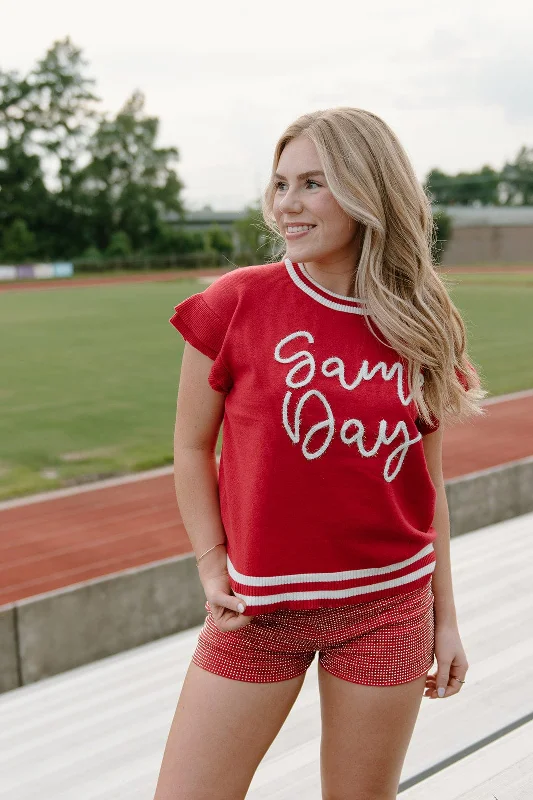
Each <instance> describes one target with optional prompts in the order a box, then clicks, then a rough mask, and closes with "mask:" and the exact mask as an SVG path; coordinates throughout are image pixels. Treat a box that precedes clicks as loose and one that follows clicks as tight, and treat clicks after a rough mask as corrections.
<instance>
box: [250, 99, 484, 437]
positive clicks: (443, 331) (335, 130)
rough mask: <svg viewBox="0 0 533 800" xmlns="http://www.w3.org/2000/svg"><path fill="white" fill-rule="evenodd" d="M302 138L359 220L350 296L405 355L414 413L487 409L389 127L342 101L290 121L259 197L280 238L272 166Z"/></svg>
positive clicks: (419, 198)
mask: <svg viewBox="0 0 533 800" xmlns="http://www.w3.org/2000/svg"><path fill="white" fill-rule="evenodd" d="M301 135H303V136H307V137H308V138H309V139H310V140H311V141H312V142H313V143H314V145H315V147H316V149H317V152H318V156H319V159H320V162H321V165H322V169H323V170H324V174H325V176H326V181H327V184H328V188H329V190H330V191H331V193H332V195H333V196H334V198H335V199H336V201H337V202H338V203H339V205H340V206H341V207H342V208H343V209H344V211H345V212H346V213H347V214H348V215H349V216H350V217H352V219H354V220H355V221H356V222H357V223H359V225H360V226H361V228H360V233H361V237H360V239H361V248H360V256H359V260H358V263H357V264H354V275H353V279H352V289H353V296H354V297H359V298H361V299H363V300H364V302H365V304H366V308H367V310H368V312H369V313H368V316H365V319H366V320H367V324H368V326H369V328H370V330H371V331H372V333H373V335H374V336H376V338H379V336H378V334H377V332H376V330H374V325H373V324H374V323H375V326H377V328H378V329H379V331H381V333H382V334H383V335H384V337H385V339H386V341H385V342H384V344H386V345H387V346H390V347H392V348H394V349H395V350H396V351H397V352H398V353H399V355H400V356H403V357H404V359H405V360H406V361H407V365H408V369H407V372H408V381H409V387H410V391H411V392H412V395H413V399H414V401H415V403H416V405H417V408H418V413H419V415H420V417H421V418H422V420H424V421H425V422H429V423H431V422H433V421H434V420H435V419H437V420H446V418H449V417H453V419H455V420H458V419H459V420H461V419H464V418H466V417H469V416H471V415H474V414H482V413H484V412H483V409H482V407H480V404H479V401H480V400H481V399H482V398H483V397H485V395H486V394H487V392H486V391H485V390H484V389H483V388H482V387H481V382H480V379H479V375H478V371H477V369H476V367H475V366H474V365H473V364H472V362H471V360H470V359H469V358H468V355H467V342H466V329H465V325H464V322H463V320H462V318H461V315H460V313H459V311H458V310H457V308H456V307H455V305H454V304H453V302H452V300H451V298H450V296H449V293H448V289H447V287H446V285H445V283H444V281H443V279H442V277H441V276H439V274H438V273H437V269H436V266H435V264H434V263H433V258H432V253H431V249H432V242H433V238H434V236H435V231H434V223H433V218H432V212H431V204H430V202H429V199H428V198H427V196H426V194H425V192H424V190H423V189H422V186H421V185H420V183H419V181H418V179H417V178H416V175H415V172H414V170H413V167H412V165H411V163H410V161H409V158H408V156H407V154H406V152H405V150H404V148H403V147H402V145H401V144H400V142H399V141H398V138H397V137H396V135H395V133H394V132H393V131H392V130H391V129H390V128H389V126H388V125H387V124H386V123H385V122H384V121H383V120H382V119H381V118H380V117H378V116H376V115H375V114H372V113H371V112H369V111H364V110H362V109H359V108H350V107H344V106H340V107H337V108H329V109H325V110H322V111H314V112H311V113H309V114H304V115H302V116H301V117H299V118H298V119H297V120H295V122H293V123H292V124H291V125H289V126H288V128H287V129H286V130H285V131H284V133H283V134H282V135H281V137H280V138H279V140H278V142H277V144H276V146H275V152H274V158H273V164H272V175H271V178H270V181H269V183H268V185H267V187H266V189H265V192H264V194H263V197H262V212H263V218H264V221H265V224H266V226H267V227H268V228H269V230H270V231H271V232H272V233H273V234H274V235H275V238H276V240H277V241H278V242H279V240H280V237H281V233H280V231H279V229H278V226H277V224H276V221H275V217H274V213H273V203H274V195H275V191H276V188H275V180H274V173H275V172H276V170H277V166H278V162H279V159H280V156H281V154H282V152H283V150H284V148H285V147H286V145H287V144H288V142H290V141H291V140H292V139H295V138H296V137H297V136H301ZM282 248H284V243H283V244H282ZM275 257H276V258H278V257H279V251H278V253H277V254H276V256H275ZM283 258H285V253H283V255H282V256H281V259H283ZM352 289H351V290H350V294H352ZM421 375H422V376H423V380H422V379H421V378H420V376H421ZM465 390H466V391H465Z"/></svg>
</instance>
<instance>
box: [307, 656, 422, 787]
mask: <svg viewBox="0 0 533 800" xmlns="http://www.w3.org/2000/svg"><path fill="white" fill-rule="evenodd" d="M318 679H319V688H320V706H321V717H322V740H321V748H320V766H321V776H322V792H323V800H395V798H396V796H397V789H398V783H399V781H400V774H401V771H402V766H403V762H404V759H405V755H406V753H407V748H408V746H409V742H410V740H411V736H412V733H413V729H414V726H415V722H416V719H417V716H418V712H419V709H420V703H421V700H422V694H423V691H424V688H425V682H426V675H425V674H424V675H422V676H421V677H419V678H416V679H415V680H412V681H409V682H408V683H402V684H398V685H395V686H365V685H363V684H357V683H351V682H350V681H346V680H343V679H342V678H338V677H336V676H335V675H332V674H331V673H329V672H327V671H326V670H325V669H324V668H323V667H322V666H321V665H320V664H319V666H318Z"/></svg>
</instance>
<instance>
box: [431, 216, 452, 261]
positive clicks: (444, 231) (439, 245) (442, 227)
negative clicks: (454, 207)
mask: <svg viewBox="0 0 533 800" xmlns="http://www.w3.org/2000/svg"><path fill="white" fill-rule="evenodd" d="M451 232H452V219H451V217H450V216H449V215H448V214H447V213H446V212H445V211H442V210H439V211H435V213H434V214H433V240H432V244H431V249H432V256H433V261H434V262H435V263H437V264H441V263H442V257H443V255H444V251H445V249H446V245H447V243H448V241H449V239H450V236H451Z"/></svg>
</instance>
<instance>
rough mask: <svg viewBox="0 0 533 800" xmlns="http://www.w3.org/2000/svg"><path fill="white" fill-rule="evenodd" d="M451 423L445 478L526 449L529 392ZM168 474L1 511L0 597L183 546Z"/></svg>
mask: <svg viewBox="0 0 533 800" xmlns="http://www.w3.org/2000/svg"><path fill="white" fill-rule="evenodd" d="M485 410H486V413H485V415H483V416H482V417H476V418H473V419H471V420H469V421H468V422H466V423H463V424H461V425H455V426H453V427H450V428H449V429H448V430H447V431H446V433H445V438H444V451H443V464H444V475H445V478H454V477H456V476H460V475H465V474H468V473H470V472H476V471H478V470H482V469H487V468H489V467H494V466H497V465H498V464H502V463H506V462H509V461H515V460H517V459H520V458H525V457H527V456H531V455H533V392H532V393H531V395H529V396H519V397H516V398H510V399H508V400H504V401H502V402H494V403H491V404H489V405H487V406H486V409H485ZM190 552H191V546H190V543H189V540H188V538H187V534H186V532H185V528H184V526H183V523H182V522H181V519H180V516H179V512H178V508H177V504H176V497H175V492H174V483H173V477H172V475H165V476H158V477H152V478H143V479H142V480H138V481H135V482H132V483H124V484H122V485H120V486H113V487H107V488H97V489H92V490H90V491H83V492H77V493H75V494H72V495H70V496H68V497H60V498H54V499H48V500H42V501H39V502H34V503H30V504H27V505H22V506H17V507H14V508H8V509H4V510H1V511H0V605H3V604H6V603H11V602H14V601H15V600H21V599H22V598H25V597H31V596H32V595H36V594H40V593H42V592H47V591H50V590H52V589H59V588H61V587H65V586H69V585H71V584H73V583H78V582H80V581H85V580H88V579H91V578H97V577H99V576H102V575H108V574H110V573H112V572H118V571H120V570H124V569H128V568H130V567H137V566H139V565H142V564H147V563H150V562H152V561H157V560H159V559H163V558H168V557H170V556H176V555H180V554H183V553H190Z"/></svg>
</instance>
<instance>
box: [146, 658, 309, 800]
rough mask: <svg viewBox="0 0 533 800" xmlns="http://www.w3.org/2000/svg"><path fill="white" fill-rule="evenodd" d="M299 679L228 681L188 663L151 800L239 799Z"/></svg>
mask: <svg viewBox="0 0 533 800" xmlns="http://www.w3.org/2000/svg"><path fill="white" fill-rule="evenodd" d="M304 680H305V673H304V674H303V675H298V676H297V677H295V678H291V679H289V680H283V681H276V682H273V683H255V682H252V681H239V680H233V679H232V678H225V677H222V676H221V675H216V674H214V673H212V672H208V671H207V670H204V669H202V668H201V667H199V666H197V665H196V664H195V663H194V662H192V661H191V664H190V665H189V669H188V671H187V674H186V676H185V680H184V682H183V688H182V690H181V694H180V697H179V700H178V704H177V708H176V713H175V715H174V719H173V721H172V725H171V728H170V733H169V736H168V740H167V744H166V748H165V752H164V755H163V761H162V764H161V771H160V774H159V780H158V784H157V789H156V793H155V797H154V800H242V798H244V797H245V796H246V792H247V790H248V787H249V785H250V783H251V780H252V778H253V776H254V773H255V771H256V769H257V767H258V765H259V763H260V762H261V759H262V758H263V756H264V755H265V753H266V752H267V750H268V748H269V747H270V745H271V743H272V741H273V740H274V739H275V737H276V735H277V733H278V732H279V730H280V728H281V726H282V724H283V722H284V721H285V719H286V717H287V715H288V713H289V711H290V710H291V708H292V706H293V704H294V701H295V700H296V698H297V696H298V693H299V691H300V689H301V687H302V684H303V682H304Z"/></svg>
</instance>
